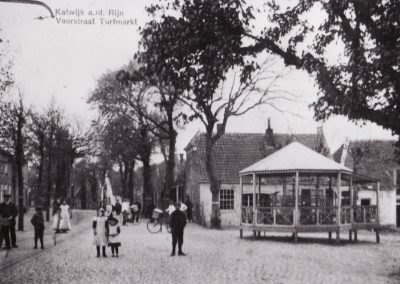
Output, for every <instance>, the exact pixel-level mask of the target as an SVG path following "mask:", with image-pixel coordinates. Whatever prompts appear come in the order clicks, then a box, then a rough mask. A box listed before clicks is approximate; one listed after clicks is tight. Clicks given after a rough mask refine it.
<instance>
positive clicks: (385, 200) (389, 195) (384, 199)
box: [200, 184, 396, 227]
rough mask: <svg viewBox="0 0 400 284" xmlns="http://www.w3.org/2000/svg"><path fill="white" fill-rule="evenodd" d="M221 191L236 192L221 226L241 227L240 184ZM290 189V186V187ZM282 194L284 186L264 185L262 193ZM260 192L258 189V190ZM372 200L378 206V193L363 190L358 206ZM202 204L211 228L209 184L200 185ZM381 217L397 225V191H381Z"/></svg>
mask: <svg viewBox="0 0 400 284" xmlns="http://www.w3.org/2000/svg"><path fill="white" fill-rule="evenodd" d="M303 187H304V188H310V186H303V185H300V186H299V189H300V190H301V189H302V188H303ZM321 188H325V187H321ZM221 189H234V190H235V205H234V210H221V225H222V226H225V227H227V226H239V225H240V214H241V212H240V210H241V209H240V207H241V197H242V196H241V191H240V185H239V184H222V185H221ZM288 189H289V185H288ZM342 190H348V187H347V188H346V187H343V188H342ZM276 191H279V192H282V185H263V186H262V187H261V192H263V193H274V192H276ZM256 192H258V187H257V188H256ZM243 193H253V186H252V185H251V184H245V185H243ZM364 198H366V199H370V200H371V205H376V192H375V191H373V190H361V191H359V193H358V200H357V205H361V199H364ZM200 203H201V205H202V206H203V211H204V212H203V214H204V218H205V223H206V226H207V227H209V226H210V219H211V204H212V199H211V192H210V186H209V184H200ZM379 216H380V223H381V224H382V225H393V226H395V225H396V191H394V190H381V191H380V195H379Z"/></svg>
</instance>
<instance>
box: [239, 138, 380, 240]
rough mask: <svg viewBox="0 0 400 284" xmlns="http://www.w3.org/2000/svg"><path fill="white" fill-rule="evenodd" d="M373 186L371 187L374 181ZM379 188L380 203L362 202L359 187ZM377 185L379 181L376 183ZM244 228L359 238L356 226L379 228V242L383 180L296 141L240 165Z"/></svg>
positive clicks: (368, 228) (242, 224)
mask: <svg viewBox="0 0 400 284" xmlns="http://www.w3.org/2000/svg"><path fill="white" fill-rule="evenodd" d="M371 184H373V185H374V186H373V187H371V186H370V185H371ZM368 185H369V186H370V187H369V188H374V189H375V191H376V204H375V205H369V206H362V205H360V204H359V203H358V202H357V192H358V191H359V190H360V189H362V188H365V187H366V186H368ZM375 185H376V186H375ZM240 188H241V197H242V205H241V220H240V237H242V236H243V231H252V232H253V234H254V236H256V235H257V234H258V235H260V232H288V233H292V234H293V237H294V241H295V242H297V240H298V233H302V232H307V233H310V232H327V233H328V236H329V238H331V237H332V232H335V233H336V240H337V241H340V233H341V232H348V233H349V239H350V240H352V236H353V233H354V240H355V241H357V231H358V230H361V229H366V230H372V229H373V230H375V232H376V241H377V242H378V243H379V241H380V238H379V231H380V228H381V227H380V224H379V181H378V180H376V179H373V178H369V177H366V176H363V175H359V174H356V173H354V172H353V171H352V170H351V169H349V168H347V167H345V166H343V165H341V164H338V163H336V162H335V161H333V160H331V159H329V158H327V157H325V156H323V155H321V154H319V153H317V152H315V151H313V150H311V149H310V148H308V147H306V146H304V145H302V144H300V143H299V142H296V141H295V142H292V143H291V144H289V145H287V146H286V147H284V148H282V149H280V150H278V151H276V152H275V153H273V154H271V155H270V156H268V157H266V158H264V159H262V160H260V161H258V162H257V163H255V164H253V165H251V166H249V167H247V168H245V169H243V170H242V171H240Z"/></svg>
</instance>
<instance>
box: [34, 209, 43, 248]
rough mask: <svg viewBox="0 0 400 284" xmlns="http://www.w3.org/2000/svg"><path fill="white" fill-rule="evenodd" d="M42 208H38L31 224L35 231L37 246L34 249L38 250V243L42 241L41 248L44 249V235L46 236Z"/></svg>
mask: <svg viewBox="0 0 400 284" xmlns="http://www.w3.org/2000/svg"><path fill="white" fill-rule="evenodd" d="M42 209H43V208H42V207H41V206H38V207H36V213H35V214H34V215H33V217H32V219H31V223H32V225H33V228H34V230H35V246H34V249H37V241H38V239H39V240H40V248H41V249H44V246H43V235H44V217H43V212H42Z"/></svg>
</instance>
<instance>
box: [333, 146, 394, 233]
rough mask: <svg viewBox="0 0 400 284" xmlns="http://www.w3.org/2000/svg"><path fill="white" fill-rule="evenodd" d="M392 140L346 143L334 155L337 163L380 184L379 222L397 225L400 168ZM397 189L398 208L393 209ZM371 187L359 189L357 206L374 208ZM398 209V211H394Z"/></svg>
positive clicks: (373, 194)
mask: <svg viewBox="0 0 400 284" xmlns="http://www.w3.org/2000/svg"><path fill="white" fill-rule="evenodd" d="M395 143H396V141H395V140H358V141H357V140H355V141H346V142H345V143H344V144H343V145H342V146H341V147H340V148H339V149H338V150H337V151H336V152H335V153H334V155H333V156H334V159H335V161H337V162H338V163H341V164H342V165H344V166H346V167H348V168H351V169H353V171H354V172H356V173H359V174H365V175H369V176H372V177H374V178H377V179H379V181H380V189H381V196H380V199H381V200H380V204H384V206H381V210H383V211H381V212H380V214H381V216H382V218H381V219H382V222H383V223H386V224H390V225H394V224H397V226H400V192H399V190H398V188H399V179H398V178H396V177H397V176H398V174H399V173H400V171H399V169H400V165H399V164H398V161H397V160H396V155H395V149H396V148H395V145H394V144H395ZM396 189H397V207H396ZM374 190H375V189H374V188H372V187H370V188H362V189H360V191H359V192H358V200H359V201H358V202H359V203H360V204H359V205H375V204H376V195H375V192H374ZM396 209H397V210H396ZM396 211H397V212H396Z"/></svg>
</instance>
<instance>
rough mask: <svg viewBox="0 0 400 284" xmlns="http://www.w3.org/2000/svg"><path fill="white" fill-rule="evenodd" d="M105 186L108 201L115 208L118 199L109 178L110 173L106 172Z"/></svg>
mask: <svg viewBox="0 0 400 284" xmlns="http://www.w3.org/2000/svg"><path fill="white" fill-rule="evenodd" d="M104 183H105V186H106V196H107V199H108V200H109V201H110V203H111V205H112V206H114V205H115V203H116V199H115V196H114V194H113V192H112V188H111V182H110V178H109V177H108V172H106V178H105V181H104Z"/></svg>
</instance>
